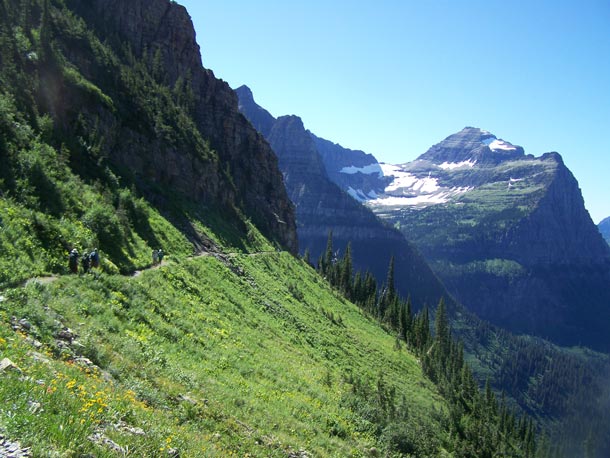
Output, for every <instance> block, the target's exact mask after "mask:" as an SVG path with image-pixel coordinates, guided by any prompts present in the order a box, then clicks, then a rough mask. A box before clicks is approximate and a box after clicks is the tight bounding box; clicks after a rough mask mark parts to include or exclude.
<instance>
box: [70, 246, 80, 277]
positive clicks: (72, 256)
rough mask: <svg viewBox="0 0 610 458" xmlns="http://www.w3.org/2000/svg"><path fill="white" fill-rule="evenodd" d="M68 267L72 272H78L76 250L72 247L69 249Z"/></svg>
mask: <svg viewBox="0 0 610 458" xmlns="http://www.w3.org/2000/svg"><path fill="white" fill-rule="evenodd" d="M68 267H70V272H72V273H73V274H77V273H78V250H77V249H76V248H72V251H70V256H69V258H68Z"/></svg>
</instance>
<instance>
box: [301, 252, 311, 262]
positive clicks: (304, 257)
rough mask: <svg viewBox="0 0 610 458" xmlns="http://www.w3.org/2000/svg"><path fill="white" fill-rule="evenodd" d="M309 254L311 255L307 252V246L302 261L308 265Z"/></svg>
mask: <svg viewBox="0 0 610 458" xmlns="http://www.w3.org/2000/svg"><path fill="white" fill-rule="evenodd" d="M310 256H311V255H310V254H309V248H307V249H306V250H305V253H303V261H304V262H305V263H306V264H307V265H310V264H311V261H310V259H309V258H310Z"/></svg>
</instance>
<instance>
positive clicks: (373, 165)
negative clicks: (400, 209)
mask: <svg viewBox="0 0 610 458" xmlns="http://www.w3.org/2000/svg"><path fill="white" fill-rule="evenodd" d="M311 137H312V138H313V140H314V142H315V144H316V148H317V149H318V152H319V153H320V156H321V157H322V161H323V162H324V167H325V168H326V172H327V173H328V177H329V178H330V180H331V181H332V182H334V183H336V184H337V185H338V186H339V187H340V188H341V189H343V190H344V191H345V192H347V193H348V194H349V195H351V196H352V197H353V198H354V199H356V200H358V201H361V202H362V201H364V200H367V199H374V198H376V197H377V196H378V195H379V194H381V193H383V191H384V189H385V187H386V186H387V184H388V181H389V180H388V179H387V178H386V177H385V176H384V175H383V170H382V169H381V166H380V165H379V163H378V162H377V159H376V158H375V156H373V155H372V154H367V153H365V152H364V151H360V150H351V149H348V148H343V147H342V146H341V145H338V144H336V143H333V142H331V141H328V140H325V139H323V138H320V137H316V136H315V135H314V134H311Z"/></svg>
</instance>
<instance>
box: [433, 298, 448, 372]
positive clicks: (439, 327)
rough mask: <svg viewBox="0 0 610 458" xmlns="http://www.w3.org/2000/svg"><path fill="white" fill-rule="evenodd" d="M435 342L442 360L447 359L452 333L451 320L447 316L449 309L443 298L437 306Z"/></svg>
mask: <svg viewBox="0 0 610 458" xmlns="http://www.w3.org/2000/svg"><path fill="white" fill-rule="evenodd" d="M434 328H435V333H436V335H435V342H436V345H437V351H438V352H439V354H440V356H441V360H443V361H444V360H446V359H447V358H448V356H449V350H450V344H451V333H450V331H449V320H448V318H447V310H446V307H445V300H444V299H442V298H441V300H440V302H439V303H438V307H437V308H436V317H435V323H434Z"/></svg>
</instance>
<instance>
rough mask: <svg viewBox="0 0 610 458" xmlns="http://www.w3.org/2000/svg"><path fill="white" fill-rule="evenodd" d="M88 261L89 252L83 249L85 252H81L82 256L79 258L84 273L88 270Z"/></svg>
mask: <svg viewBox="0 0 610 458" xmlns="http://www.w3.org/2000/svg"><path fill="white" fill-rule="evenodd" d="M89 263H90V259H89V253H87V252H86V251H85V253H83V257H82V258H81V266H82V267H83V273H85V274H86V273H87V272H89Z"/></svg>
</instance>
